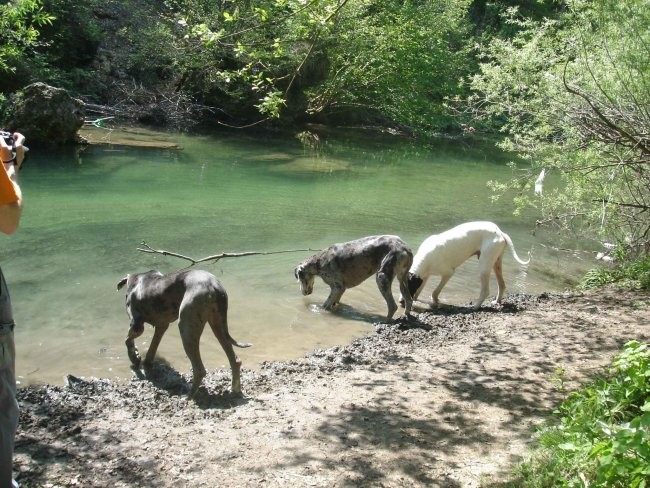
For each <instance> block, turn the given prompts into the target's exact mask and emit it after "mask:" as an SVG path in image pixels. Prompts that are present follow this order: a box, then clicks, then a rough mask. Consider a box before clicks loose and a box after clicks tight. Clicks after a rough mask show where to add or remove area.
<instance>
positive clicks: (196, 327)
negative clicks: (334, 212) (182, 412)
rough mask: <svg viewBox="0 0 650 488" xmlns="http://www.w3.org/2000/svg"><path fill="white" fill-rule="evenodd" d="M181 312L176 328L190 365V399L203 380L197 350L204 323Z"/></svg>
mask: <svg viewBox="0 0 650 488" xmlns="http://www.w3.org/2000/svg"><path fill="white" fill-rule="evenodd" d="M183 312H184V311H183V310H181V313H180V317H179V321H178V328H179V330H180V333H181V339H182V340H183V348H184V349H185V354H187V357H188V358H189V360H190V363H191V364H192V389H191V390H190V394H189V397H190V398H192V397H193V396H194V395H195V394H196V392H197V391H198V390H199V387H200V386H201V383H202V382H203V378H205V367H204V366H203V361H202V360H201V351H200V349H199V343H200V339H201V334H202V333H203V329H204V328H205V323H204V322H202V321H201V320H200V319H198V318H196V317H192V316H191V314H190V313H187V312H186V313H183Z"/></svg>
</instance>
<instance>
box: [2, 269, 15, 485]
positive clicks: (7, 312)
mask: <svg viewBox="0 0 650 488" xmlns="http://www.w3.org/2000/svg"><path fill="white" fill-rule="evenodd" d="M17 427H18V402H17V401H16V347H15V345H14V316H13V311H12V309H11V299H10V298H9V290H8V289H7V283H5V279H4V276H3V275H2V270H1V269H0V488H10V487H11V486H12V481H11V480H12V469H13V455H14V436H15V435H16V428H17Z"/></svg>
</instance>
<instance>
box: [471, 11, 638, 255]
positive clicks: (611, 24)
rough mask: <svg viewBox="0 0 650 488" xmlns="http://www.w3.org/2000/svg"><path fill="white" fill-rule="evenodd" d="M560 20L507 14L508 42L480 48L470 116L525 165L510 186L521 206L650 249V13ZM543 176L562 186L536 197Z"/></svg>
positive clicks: (570, 15)
mask: <svg viewBox="0 0 650 488" xmlns="http://www.w3.org/2000/svg"><path fill="white" fill-rule="evenodd" d="M567 6H568V9H567V10H566V12H564V13H563V14H562V15H560V16H558V17H557V18H551V19H545V20H543V21H531V20H530V19H526V18H524V17H522V16H520V15H519V12H518V10H517V9H515V8H511V9H509V10H508V11H507V12H506V13H505V20H504V21H505V22H507V23H509V24H510V25H512V26H514V27H515V28H516V29H517V30H516V34H515V35H514V36H513V37H512V38H507V39H500V40H495V41H494V42H492V43H491V44H490V45H489V46H485V47H484V49H483V53H484V60H483V62H482V64H481V69H480V73H479V74H477V75H476V76H474V77H473V78H472V80H471V86H472V88H473V90H474V94H473V95H472V96H471V97H470V98H469V100H468V102H469V109H470V113H471V114H473V115H475V116H477V117H480V118H482V120H484V122H485V123H488V124H493V125H499V126H500V127H501V130H502V131H503V132H504V133H505V134H506V139H505V140H504V141H503V143H502V144H501V145H502V147H504V148H506V149H509V150H513V151H516V152H518V153H519V154H520V155H522V156H524V157H525V159H526V161H527V163H528V164H529V166H527V167H524V168H519V167H515V170H516V178H514V179H513V180H512V181H511V182H507V183H497V182H493V186H494V188H495V190H497V191H498V192H500V193H504V192H505V191H507V190H511V189H514V190H515V191H516V192H517V193H516V195H517V197H516V199H515V201H516V203H517V204H518V205H519V206H520V207H523V206H532V207H535V208H537V209H539V210H540V211H541V212H542V214H543V215H544V217H543V219H541V220H540V223H550V222H553V223H559V224H562V225H565V226H566V227H572V228H573V229H576V230H579V231H583V232H584V233H586V234H587V235H590V236H594V237H598V238H601V239H607V240H610V241H613V242H615V243H616V244H618V245H619V246H621V247H625V248H626V254H627V255H628V256H630V257H634V255H635V254H636V253H646V252H647V251H648V249H650V172H649V171H648V165H649V164H650V138H649V137H648V134H649V133H650V115H649V113H648V111H647V107H648V106H649V104H650V84H649V83H648V80H649V79H650V72H649V65H648V63H647V59H648V57H649V56H650V31H648V29H647V26H648V25H650V4H648V2H645V1H642V0H624V1H614V0H604V1H602V2H588V1H582V0H573V1H571V2H568V4H567ZM542 169H545V173H546V175H547V176H548V175H549V174H550V175H553V176H554V177H556V178H558V179H560V184H558V185H556V186H553V185H547V187H548V188H546V189H545V191H544V193H543V195H540V194H535V193H533V191H532V187H533V182H534V180H535V178H536V176H537V175H538V173H540V170H542Z"/></svg>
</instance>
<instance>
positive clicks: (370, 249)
mask: <svg viewBox="0 0 650 488" xmlns="http://www.w3.org/2000/svg"><path fill="white" fill-rule="evenodd" d="M394 254H399V255H401V254H404V255H412V252H411V250H410V249H409V247H408V246H407V245H406V243H405V242H404V241H402V239H400V238H399V237H398V236H392V235H381V236H368V237H362V238H361V239H356V240H353V241H348V242H344V243H341V244H334V245H332V246H330V247H329V248H327V249H326V250H325V251H324V252H323V255H322V256H321V262H320V264H321V268H327V270H328V273H327V274H334V275H336V276H337V278H338V279H341V280H342V282H343V284H344V286H345V287H346V288H352V287H354V286H357V285H359V284H360V283H362V282H363V281H364V280H366V279H367V278H369V277H370V276H372V275H373V274H375V273H376V272H377V271H378V270H379V268H380V267H381V264H382V262H383V261H384V259H385V258H386V256H387V255H394ZM409 261H410V260H409ZM321 277H323V276H322V272H321ZM323 278H324V277H323ZM324 281H326V280H324Z"/></svg>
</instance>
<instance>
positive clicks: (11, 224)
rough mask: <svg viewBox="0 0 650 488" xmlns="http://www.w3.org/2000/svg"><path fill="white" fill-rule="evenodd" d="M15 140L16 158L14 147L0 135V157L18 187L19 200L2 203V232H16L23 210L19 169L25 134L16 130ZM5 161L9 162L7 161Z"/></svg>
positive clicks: (16, 187)
mask: <svg viewBox="0 0 650 488" xmlns="http://www.w3.org/2000/svg"><path fill="white" fill-rule="evenodd" d="M14 141H15V146H14V151H15V152H16V158H15V160H13V154H12V148H11V147H9V146H8V145H7V143H6V142H5V140H4V139H3V138H2V137H0V159H2V165H3V166H4V170H5V171H6V172H7V175H8V176H9V179H10V180H11V182H12V183H13V185H14V187H15V189H16V194H17V195H18V201H16V202H14V203H9V204H6V205H0V232H3V233H5V234H13V233H14V232H16V230H17V229H18V225H19V224H20V216H21V215H22V212H23V198H22V192H21V190H20V185H19V184H18V169H19V168H20V165H21V164H22V163H23V160H24V159H25V148H24V147H23V142H24V141H25V136H23V135H22V134H20V133H18V132H16V133H15V134H14ZM5 161H8V162H6V163H5ZM14 163H15V164H14Z"/></svg>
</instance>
